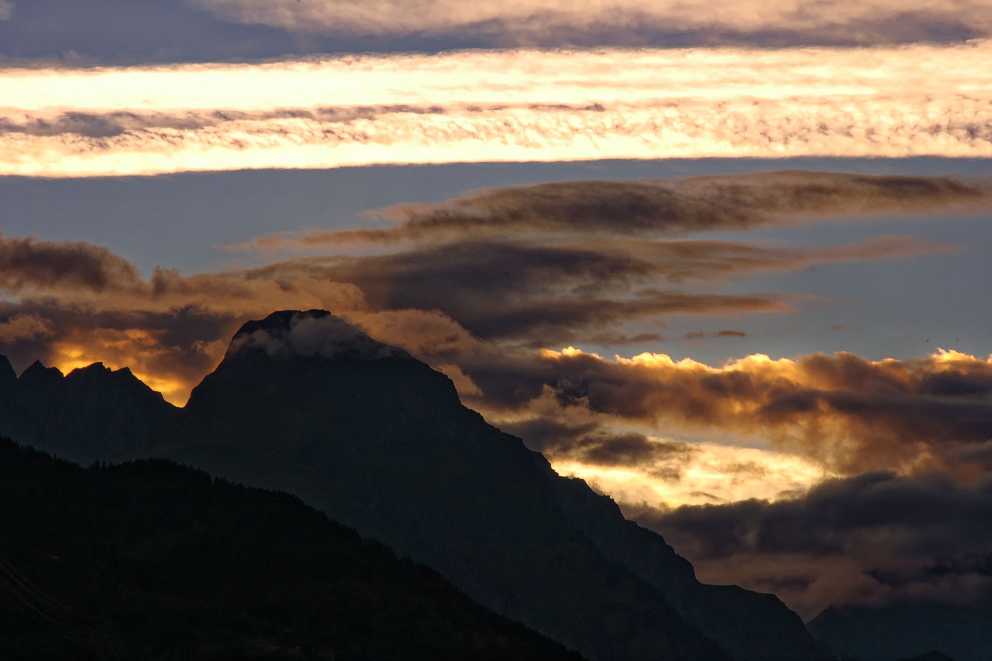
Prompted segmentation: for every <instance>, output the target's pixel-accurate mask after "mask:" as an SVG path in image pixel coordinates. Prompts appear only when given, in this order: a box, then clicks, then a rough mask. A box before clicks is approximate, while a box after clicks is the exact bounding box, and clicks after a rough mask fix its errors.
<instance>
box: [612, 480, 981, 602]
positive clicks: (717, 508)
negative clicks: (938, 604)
mask: <svg viewBox="0 0 992 661" xmlns="http://www.w3.org/2000/svg"><path fill="white" fill-rule="evenodd" d="M627 510H628V514H631V515H634V516H635V517H636V518H637V520H638V521H639V522H641V523H642V524H643V525H647V526H648V527H651V528H653V529H655V530H658V531H659V532H661V533H662V534H663V535H665V537H666V539H668V540H669V542H670V543H672V544H674V545H675V547H676V548H677V549H678V550H679V551H680V552H682V553H684V554H686V555H687V557H689V558H690V559H691V560H693V561H694V563H696V565H697V567H698V568H699V570H700V572H701V574H702V575H703V576H705V577H706V578H709V579H711V580H712V579H714V578H716V577H719V579H720V580H728V581H733V582H738V583H742V584H744V585H747V586H751V587H754V588H757V589H770V588H773V587H774V588H776V591H777V593H778V594H780V595H781V596H783V597H784V598H785V599H786V600H787V601H789V602H790V603H791V604H792V605H794V606H796V607H798V608H800V609H801V610H802V612H804V613H806V614H807V615H814V614H816V613H817V612H818V611H819V610H820V609H822V608H824V607H826V606H828V605H831V604H834V605H842V604H846V603H866V602H867V603H884V602H886V601H900V600H907V599H911V600H937V601H944V602H958V603H960V602H969V601H976V600H978V599H980V598H983V597H987V596H989V595H990V594H992V572H990V564H989V563H990V561H992V553H990V549H992V523H990V522H992V481H990V480H989V479H988V477H985V478H984V479H982V480H979V481H977V482H973V483H961V482H959V481H957V480H955V479H952V478H951V477H949V476H948V475H941V474H926V475H918V476H898V475H895V474H892V473H868V474H864V475H860V476H857V477H853V478H848V479H843V480H833V481H828V482H826V483H824V484H822V485H820V486H818V487H815V488H814V489H812V490H811V491H810V492H809V494H807V495H805V496H803V497H801V498H798V499H795V500H788V501H782V502H777V503H767V502H760V501H746V502H740V503H734V504H730V505H709V506H700V507H682V508H679V509H677V510H673V511H667V512H663V511H659V510H652V509H651V508H649V507H637V506H631V507H628V508H627Z"/></svg>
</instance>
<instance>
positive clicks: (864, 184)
mask: <svg viewBox="0 0 992 661" xmlns="http://www.w3.org/2000/svg"><path fill="white" fill-rule="evenodd" d="M990 206H992V184H990V182H988V181H984V180H983V181H977V180H976V181H959V180H955V179H952V178H944V177H898V176H868V175H851V174H844V173H827V172H818V173H811V172H799V171H796V172H765V173H754V174H749V175H736V176H728V177H697V178H690V179H685V180H681V181H678V180H675V181H641V182H614V181H577V182H558V183H546V184H537V185H533V186H522V187H515V188H500V189H497V190H487V191H480V192H476V193H472V194H470V195H466V196H464V197H459V198H456V199H454V200H449V201H446V202H444V203H441V204H419V205H399V206H395V207H392V208H389V209H383V210H380V211H378V212H376V213H375V214H372V215H374V216H377V217H381V218H383V219H386V220H389V221H391V222H393V223H394V224H393V226H392V227H387V228H383V229H347V230H329V231H311V232H304V233H300V234H289V235H276V236H267V237H260V238H258V239H255V240H254V241H252V242H250V243H249V244H248V245H245V246H240V247H241V248H254V249H260V250H280V249H293V248H296V249H304V250H306V249H313V248H315V247H320V246H345V245H349V244H389V243H395V242H403V241H405V242H438V241H444V240H451V239H458V238H464V237H474V238H479V237H499V236H506V235H508V234H512V235H514V236H526V235H534V234H550V235H569V234H571V235H582V236H589V235H596V234H600V235H614V236H615V235H618V234H623V235H644V236H670V235H680V234H685V233H689V232H705V231H718V230H735V229H748V228H752V227H758V226H762V225H772V224H788V223H796V222H799V221H802V220H815V219H822V218H823V217H826V216H830V215H851V216H864V215H872V214H882V213H900V214H919V213H927V212H931V211H937V210H940V211H945V212H948V211H955V210H973V209H976V208H982V207H984V208H988V207H990ZM625 251H626V252H628V253H629V252H631V251H633V252H637V250H636V244H633V243H631V244H630V245H628V246H625Z"/></svg>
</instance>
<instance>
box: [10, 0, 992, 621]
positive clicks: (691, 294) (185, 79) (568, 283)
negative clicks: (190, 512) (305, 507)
mask: <svg viewBox="0 0 992 661" xmlns="http://www.w3.org/2000/svg"><path fill="white" fill-rule="evenodd" d="M990 58H992V3H990V2H988V1H987V0H934V1H930V2H926V3H922V2H917V3H914V2H909V3H907V2H895V1H894V0H866V1H863V2H858V3H853V2H847V1H843V0H828V1H826V2H824V1H822V0H817V1H813V0H789V1H787V2H780V3H767V2H752V1H751V0H744V1H742V2H737V3H733V5H728V6H726V7H721V8H720V10H719V11H716V10H715V9H714V8H713V6H712V3H704V2H699V1H697V0H687V1H686V0H683V1H680V2H674V1H671V0H653V1H647V2H645V1H643V0H641V1H639V2H634V1H633V0H584V1H581V2H562V1H559V0H515V1H513V2H496V1H495V0H480V1H478V2H473V3H462V2H454V1H449V0H437V1H434V2H426V1H425V2H413V0H405V1H404V2H399V1H398V0H375V1H370V0H365V1H364V2H356V1H353V0H265V1H264V2H263V1H262V0H258V1H255V0H184V1H180V2H177V1H176V0H170V1H169V2H165V1H164V0H141V1H140V2H137V1H134V0H92V1H90V2H87V3H79V2H75V1H69V0H30V1H29V0H14V1H10V0H0V200H2V204H0V353H3V354H5V355H7V356H9V357H10V359H11V360H12V362H13V363H14V365H15V367H16V368H17V369H19V370H23V369H24V368H26V367H27V366H28V365H29V364H30V363H31V362H33V361H34V360H42V361H43V362H45V363H46V364H50V365H55V366H57V367H58V368H60V369H61V370H62V371H63V372H68V371H70V370H72V369H75V368H78V367H82V366H85V365H88V364H90V363H92V362H96V361H102V362H104V363H105V364H107V365H108V366H110V367H112V368H115V369H116V368H121V367H125V366H128V367H130V368H132V369H133V370H134V372H135V373H136V374H137V375H139V376H140V377H141V378H142V379H143V380H145V381H146V383H148V384H149V385H150V386H152V387H153V388H155V389H157V390H160V391H161V392H163V394H164V395H165V396H166V397H167V398H168V399H169V400H170V401H172V402H173V403H175V404H177V405H182V404H183V403H184V402H185V401H186V399H187V398H188V395H189V392H190V390H191V389H192V388H193V387H194V386H195V385H196V384H197V383H198V382H199V380H200V379H201V378H202V377H203V376H204V375H205V374H207V373H209V371H210V370H211V369H212V368H213V367H214V366H216V364H217V363H218V362H219V360H220V358H221V357H222V356H223V354H224V351H225V350H226V347H227V343H228V341H229V339H230V337H231V335H232V334H233V332H234V331H235V329H236V328H237V327H238V326H239V325H240V324H241V323H243V322H244V321H246V320H248V319H252V318H259V317H263V316H266V315H267V314H269V313H270V312H272V311H273V310H276V309H286V308H315V307H319V308H326V309H329V310H332V311H334V312H335V313H336V314H339V315H341V316H342V317H345V318H347V319H348V320H350V321H352V322H353V323H355V324H357V325H359V326H361V327H362V328H364V329H365V330H366V331H368V332H369V333H370V334H371V335H373V336H374V337H376V338H377V339H380V340H383V341H386V342H390V343H394V344H397V345H400V346H403V347H404V348H406V349H408V350H409V351H411V352H412V353H414V354H415V355H417V356H418V357H420V358H421V359H423V360H425V361H427V362H428V363H430V364H431V365H432V366H434V367H435V368H437V369H439V370H441V371H443V372H445V373H446V374H447V375H448V376H449V377H451V378H452V379H453V381H454V382H455V384H456V386H457V388H458V390H459V393H460V394H461V396H462V398H463V400H464V401H465V402H466V404H467V405H469V406H472V407H473V408H476V409H478V410H479V411H481V412H482V413H483V414H484V415H485V416H486V417H487V419H489V420H490V421H491V422H493V423H494V424H497V425H498V426H500V427H501V428H504V429H506V430H508V431H511V432H512V433H515V434H517V435H519V436H520V437H522V438H523V439H524V440H525V442H526V443H527V444H528V445H529V446H530V447H532V448H533V449H535V450H539V451H542V452H544V453H545V454H546V455H547V456H548V457H549V459H551V461H552V463H553V465H554V466H555V467H556V469H557V470H559V471H560V472H563V473H567V474H574V475H578V476H580V477H583V478H585V479H587V480H588V481H589V482H590V483H591V484H593V485H594V486H595V487H596V488H597V489H599V490H601V491H603V492H605V493H607V494H609V495H611V496H612V497H613V498H615V499H616V500H617V501H618V503H619V504H620V505H621V507H622V508H623V509H624V510H625V512H626V513H627V514H628V516H630V517H633V518H635V519H636V520H638V521H639V522H641V523H642V524H643V525H646V526H649V527H652V528H654V529H656V530H659V531H660V532H662V533H663V534H664V535H665V536H666V539H668V540H669V541H670V542H671V543H672V544H673V545H674V546H675V547H676V549H678V550H679V551H680V552H682V553H684V554H685V555H686V556H687V557H689V558H690V559H691V560H692V561H693V562H694V564H695V565H696V567H697V571H698V573H699V575H700V577H701V578H703V579H704V580H713V581H716V582H735V583H739V584H743V585H745V586H747V587H751V588H754V589H759V590H763V591H769V592H775V593H777V594H779V596H781V597H782V598H783V599H784V600H785V601H786V602H787V603H788V604H789V605H790V606H792V607H793V608H795V609H797V610H798V611H799V612H800V613H801V614H802V615H803V616H806V617H810V616H813V615H815V614H816V613H817V612H818V611H819V610H821V609H823V608H825V607H826V606H828V605H831V604H834V605H843V604H853V603H888V602H899V601H901V600H907V599H927V600H937V601H954V602H955V603H957V602H961V601H964V602H969V601H977V600H980V599H983V598H985V597H987V595H988V594H989V590H990V588H992V586H990V582H992V576H990V575H989V571H988V567H989V560H988V548H990V547H992V529H990V526H989V524H988V521H989V520H990V519H989V517H988V514H989V512H990V510H992V476H990V473H989V471H990V469H992V312H990V310H992V306H990V305H988V291H987V290H988V287H987V283H988V282H989V281H990V280H992V267H990V266H989V260H988V254H989V252H990V250H992V225H990V220H992V158H990V157H992V68H990V67H988V66H987V64H986V63H987V62H988V61H990Z"/></svg>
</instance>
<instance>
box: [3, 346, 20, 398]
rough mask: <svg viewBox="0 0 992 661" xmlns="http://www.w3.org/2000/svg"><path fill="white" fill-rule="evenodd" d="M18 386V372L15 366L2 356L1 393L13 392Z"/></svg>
mask: <svg viewBox="0 0 992 661" xmlns="http://www.w3.org/2000/svg"><path fill="white" fill-rule="evenodd" d="M16 386H17V372H15V371H14V366H13V365H11V364H10V361H9V360H7V356H4V355H3V354H0V392H7V391H10V390H13V389H14V388H15V387H16Z"/></svg>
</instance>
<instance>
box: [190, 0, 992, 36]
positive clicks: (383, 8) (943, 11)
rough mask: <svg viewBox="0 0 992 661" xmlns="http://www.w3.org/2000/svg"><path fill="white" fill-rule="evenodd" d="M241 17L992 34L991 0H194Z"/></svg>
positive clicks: (336, 28)
mask: <svg viewBox="0 0 992 661" xmlns="http://www.w3.org/2000/svg"><path fill="white" fill-rule="evenodd" d="M190 1H191V2H192V4H193V5H194V6H198V7H202V8H205V9H208V10H210V11H213V12H215V13H216V14H218V15H219V16H222V17H224V18H228V19H231V20H235V21H239V22H244V23H250V24H262V25H269V26H274V27H279V28H283V29H286V30H289V31H292V32H299V33H311V34H312V33H318V34H319V33H325V34H342V33H347V32H353V31H354V32H359V33H364V34H370V35H380V36H396V35H409V34H423V33H427V34H451V33H457V32H462V33H465V32H468V33H475V34H478V35H490V38H491V39H492V40H493V41H496V42H500V43H504V44H531V45H532V44H537V43H541V44H549V45H555V46H560V45H563V44H568V43H614V44H616V43H621V44H622V43H627V44H636V43H639V42H641V43H643V42H648V43H650V41H649V40H650V39H651V37H652V36H653V37H655V40H653V41H655V43H656V42H657V41H661V39H658V38H659V37H662V36H667V37H668V39H669V40H671V41H675V42H676V43H678V42H680V41H681V42H686V41H689V42H696V43H709V44H713V43H752V44H754V43H758V44H761V43H770V44H783V43H791V44H796V43H800V44H810V43H820V44H824V43H838V44H866V43H869V44H875V43H880V42H881V43H901V42H907V41H909V42H912V41H944V40H946V39H948V38H955V37H957V38H962V37H965V38H967V37H971V38H977V37H980V36H988V35H990V34H992V19H990V18H989V16H990V15H992V14H990V12H992V5H990V4H989V2H988V1H987V0H939V1H937V2H928V3H926V6H925V7H913V6H912V5H909V6H907V4H906V3H904V2H898V1H897V0H867V1H866V2H860V3H850V2H844V1H843V0H831V1H828V2H822V1H820V2H817V1H815V0H790V1H787V2H779V3H774V4H769V3H762V2H757V1H756V0H744V1H742V2H737V3H734V4H733V5H732V6H726V7H720V9H719V11H716V10H715V8H714V6H713V4H712V3H707V2H704V0H648V1H644V0H580V1H578V2H575V1H572V2H568V1H563V0H511V1H509V2H507V1H500V0H480V1H478V2H472V3H464V2H458V0H441V1H440V2H438V1H432V2H419V3H413V4H411V3H410V2H409V1H408V0H365V1H363V2H357V1H355V0H310V1H309V2H302V3H301V2H297V1H296V0H190Z"/></svg>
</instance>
